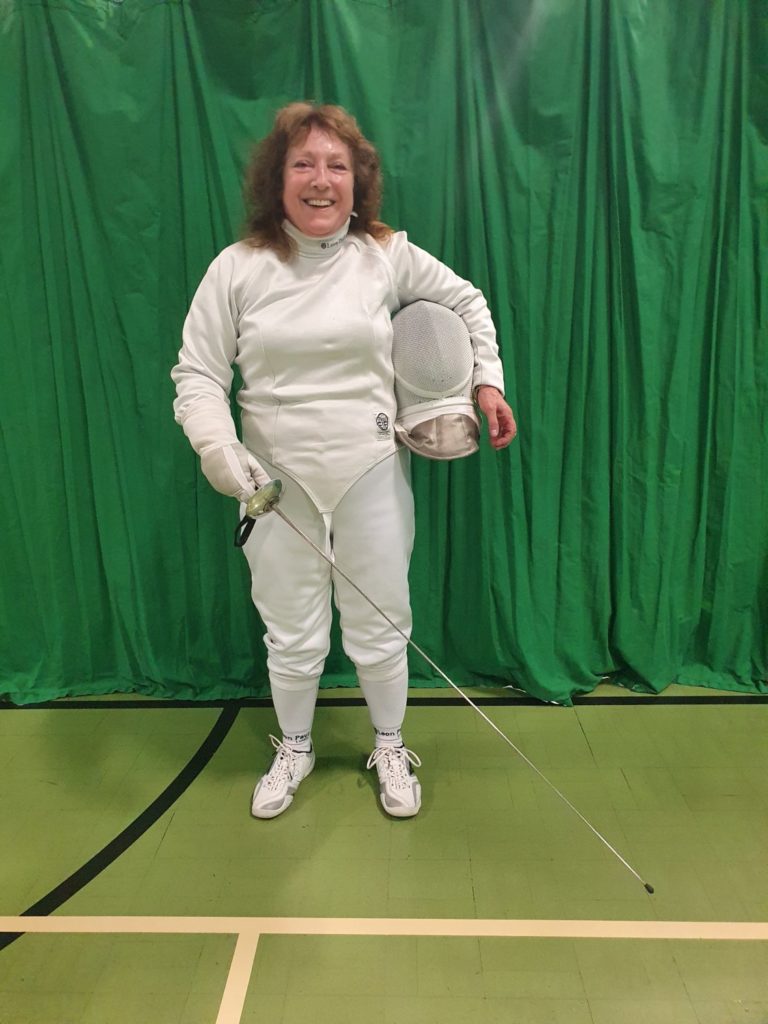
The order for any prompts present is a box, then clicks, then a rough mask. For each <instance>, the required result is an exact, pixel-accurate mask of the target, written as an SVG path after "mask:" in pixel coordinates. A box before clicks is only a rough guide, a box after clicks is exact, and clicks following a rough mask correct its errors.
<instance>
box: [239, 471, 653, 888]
mask: <svg viewBox="0 0 768 1024" xmlns="http://www.w3.org/2000/svg"><path fill="white" fill-rule="evenodd" d="M282 489H283V485H282V482H281V481H280V480H270V481H269V483H266V484H264V485H263V486H262V487H260V488H259V489H258V490H257V491H256V493H255V494H254V495H252V496H251V497H250V498H249V499H248V501H247V503H246V506H245V515H244V516H243V518H242V519H241V520H240V522H239V523H238V526H237V529H236V530H235V547H238V548H241V547H242V546H243V545H244V544H245V542H246V541H247V540H248V538H249V536H250V535H251V531H252V530H253V528H254V526H255V524H256V520H257V519H259V518H260V517H261V516H263V515H266V514H267V513H268V512H274V513H275V515H277V516H279V517H280V518H281V519H282V520H283V522H284V523H285V524H286V525H287V526H289V527H290V528H291V529H292V530H293V532H294V533H297V534H298V535H299V537H301V538H302V540H303V541H305V543H307V544H308V545H309V546H310V547H311V548H312V549H313V550H314V551H316V552H317V554H318V555H319V556H320V557H321V558H322V559H323V560H324V561H325V562H327V563H328V564H329V565H330V567H331V569H333V571H334V572H336V573H338V575H339V576H341V578H342V579H344V580H346V582H347V583H348V584H349V585H350V587H352V589H353V590H355V591H357V593H358V594H359V595H360V596H361V597H362V598H363V599H364V600H365V601H367V602H368V604H369V605H370V606H371V607H372V608H373V609H375V611H377V612H378V613H379V615H381V617H382V618H383V619H384V620H385V621H386V622H388V623H389V625H390V626H391V627H392V629H394V630H395V632H396V633H399V634H400V636H401V637H402V638H403V640H405V642H406V643H407V644H409V645H410V646H411V647H412V648H413V649H414V650H415V651H416V652H417V653H418V654H419V655H420V656H421V657H422V658H423V659H424V661H426V663H427V664H428V665H429V666H430V667H431V668H432V669H434V671H435V672H436V673H437V674H438V675H439V676H440V678H441V679H443V680H445V682H446V683H448V685H449V686H450V687H452V688H453V689H454V690H455V691H456V693H458V694H459V696H460V697H461V698H462V699H463V700H465V701H466V702H467V704H469V706H470V707H471V708H474V710H475V711H476V712H477V713H478V715H480V717H481V718H483V719H484V720H485V721H486V722H487V723H488V725H490V727H491V728H492V729H493V731H494V732H495V733H497V734H498V735H499V736H500V737H501V738H502V739H503V740H504V742H505V743H507V744H508V745H509V746H510V747H511V748H512V749H513V750H514V752H515V753H516V754H517V755H518V757H520V758H521V759H522V760H523V761H525V763H526V764H527V765H528V767H529V768H531V769H533V771H534V772H535V773H536V774H537V775H538V776H539V778H540V779H541V780H542V781H543V782H545V783H546V784H547V786H549V788H550V789H551V790H552V791H553V792H554V793H556V794H557V795H558V796H559V797H560V799H561V800H562V801H563V803H564V804H566V806H567V807H569V808H570V809H571V810H572V811H573V813H574V814H575V815H576V816H577V817H578V818H580V819H581V820H582V821H583V822H584V824H585V825H586V826H587V828H588V829H589V830H590V832H592V833H593V835H595V836H596V837H597V838H598V839H599V840H600V842H601V843H602V844H603V845H604V846H606V847H607V848H608V849H609V850H610V851H611V853H612V854H613V855H614V857H616V858H617V859H618V860H619V861H620V862H621V863H622V864H623V865H624V867H625V868H626V869H627V871H629V872H630V873H631V874H632V875H634V877H635V878H636V879H637V880H638V882H640V883H641V884H642V885H643V887H644V888H645V890H646V892H648V893H651V894H653V892H654V889H653V886H652V885H650V884H649V883H648V882H646V881H645V879H644V878H642V877H641V876H640V875H639V874H638V872H637V871H635V869H634V868H633V867H632V865H631V864H629V863H628V862H627V861H626V860H625V859H624V858H623V857H622V855H621V854H620V853H619V851H618V850H617V849H616V848H615V847H614V846H612V845H611V844H610V843H609V842H608V840H607V839H606V838H605V836H604V835H603V834H602V833H601V832H598V830H597V829H596V828H595V826H594V825H593V824H592V823H591V822H589V821H588V820H587V819H586V818H585V817H584V815H583V814H582V813H581V811H579V810H578V809H577V808H576V807H574V805H573V804H572V803H571V801H570V800H569V799H568V797H567V796H566V795H565V794H564V793H562V792H561V791H560V790H559V789H558V788H557V786H555V784H554V783H553V782H550V780H549V779H548V778H547V777H546V775H545V774H544V773H543V772H542V771H540V770H539V769H538V768H537V767H536V765H535V764H534V763H533V761H531V759H530V758H529V757H526V755H525V754H524V753H523V752H522V750H520V748H519V747H518V746H516V745H515V744H514V743H513V742H512V740H511V739H510V738H509V736H507V734H506V733H504V732H502V730H501V729H499V727H498V726H497V725H495V724H494V723H493V722H492V721H491V719H490V718H489V717H488V715H486V714H485V712H484V711H483V710H482V709H481V708H479V707H478V706H477V704H475V702H474V701H473V700H472V699H471V698H470V697H468V696H467V695H466V693H464V691H463V690H462V689H461V687H459V686H457V685H456V683H454V682H453V680H452V679H449V678H448V676H447V675H446V674H445V672H443V670H442V669H441V668H440V667H439V666H438V665H436V664H435V663H434V661H433V660H432V659H431V658H430V657H429V655H428V654H427V653H426V652H425V651H423V650H422V649H421V647H419V645H418V644H417V643H415V642H414V641H413V640H411V638H410V637H409V636H408V635H407V634H406V633H404V632H403V630H402V629H400V627H399V626H398V625H397V624H396V623H395V622H393V621H392V619H391V618H390V617H389V615H387V613H386V612H385V611H384V610H383V609H381V608H380V607H379V606H378V605H377V604H376V602H375V601H374V600H373V598H371V597H369V596H368V594H366V593H365V591H363V590H361V589H360V587H359V586H358V585H357V584H356V583H355V581H354V580H352V579H350V578H349V576H348V575H347V574H346V573H345V572H344V570H343V569H342V568H341V567H340V566H339V565H338V563H337V562H336V561H335V559H333V558H332V557H330V556H329V555H327V554H326V553H325V551H323V550H322V548H320V547H318V546H317V544H315V542H314V541H313V540H312V538H311V537H308V536H307V535H306V533H304V531H303V530H302V529H300V528H299V527H298V526H297V525H296V523H294V522H293V521H292V520H291V519H290V518H289V517H288V516H287V515H286V514H285V512H283V510H282V509H281V508H280V507H279V501H280V494H281V492H282Z"/></svg>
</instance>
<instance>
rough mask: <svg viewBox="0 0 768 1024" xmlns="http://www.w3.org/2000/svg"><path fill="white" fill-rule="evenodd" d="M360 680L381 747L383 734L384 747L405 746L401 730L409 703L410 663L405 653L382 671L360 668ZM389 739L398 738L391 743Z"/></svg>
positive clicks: (386, 665)
mask: <svg viewBox="0 0 768 1024" xmlns="http://www.w3.org/2000/svg"><path fill="white" fill-rule="evenodd" d="M392 662H394V664H393V663H392ZM357 680H358V682H359V683H360V689H361V690H362V693H363V697H364V698H365V703H366V704H367V705H368V713H369V714H370V716H371V725H372V726H373V728H374V729H375V730H376V743H377V745H378V743H379V734H381V735H382V738H383V740H384V742H383V744H382V745H386V744H389V745H390V746H396V745H397V744H399V743H402V742H403V740H402V737H401V736H400V728H401V726H402V724H403V719H404V718H405V707H406V704H407V701H408V662H407V660H406V656H405V652H402V653H401V654H400V655H398V656H397V657H396V658H394V659H392V661H390V662H388V663H386V664H385V665H384V666H382V667H378V668H374V669H371V668H363V667H361V666H359V665H358V666H357ZM388 735H389V736H394V738H393V739H388V738H387V736H388Z"/></svg>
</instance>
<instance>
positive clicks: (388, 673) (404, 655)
mask: <svg viewBox="0 0 768 1024" xmlns="http://www.w3.org/2000/svg"><path fill="white" fill-rule="evenodd" d="M355 668H356V670H357V678H358V680H359V681H360V682H361V683H362V684H365V683H373V684H376V683H390V682H393V681H394V680H396V679H400V678H401V677H403V676H404V677H405V678H406V679H407V678H408V652H407V650H406V648H405V647H402V646H401V649H400V650H399V651H397V652H396V653H395V654H393V655H390V657H388V658H386V659H385V660H384V661H378V662H375V663H373V664H370V665H368V664H362V663H360V662H356V663H355Z"/></svg>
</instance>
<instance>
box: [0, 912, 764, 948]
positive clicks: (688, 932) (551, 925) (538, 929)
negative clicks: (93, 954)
mask: <svg viewBox="0 0 768 1024" xmlns="http://www.w3.org/2000/svg"><path fill="white" fill-rule="evenodd" d="M0 932H36V933H48V934H75V933H76V934H87V933H111V934H115V935H117V934H136V933H142V934H156V935H161V934H166V935H167V934H171V935H172V934H176V935H190V934H199V935H238V936H241V937H249V938H251V939H252V940H255V941H258V937H259V936H260V935H370V936H378V937H381V938H385V937H387V936H410V937H413V936H432V937H435V938H451V937H464V938H486V937H490V938H544V939H681V940H685V939H694V940H696V939H707V940H710V941H716V942H722V941H740V942H766V941H768V922H766V921H592V920H586V921H571V920H565V921H557V920H541V919H534V920H519V921H518V920H512V921H507V920H503V919H496V918H486V919H479V918H478V919H475V918H466V919H463V918H462V919H459V918H434V919H427V920H424V919H421V918H408V917H75V916H72V917H67V916H64V915H56V916H54V917H0ZM243 948H244V950H245V949H247V948H249V947H243ZM254 954H255V946H254ZM235 955H237V951H236V952H235ZM244 955H245V953H243V956H244Z"/></svg>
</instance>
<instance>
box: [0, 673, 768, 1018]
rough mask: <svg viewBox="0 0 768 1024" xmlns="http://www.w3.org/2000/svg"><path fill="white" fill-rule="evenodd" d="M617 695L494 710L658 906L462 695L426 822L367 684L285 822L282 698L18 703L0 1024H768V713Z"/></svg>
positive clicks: (337, 706) (0, 801)
mask: <svg viewBox="0 0 768 1024" xmlns="http://www.w3.org/2000/svg"><path fill="white" fill-rule="evenodd" d="M470 694H471V696H473V697H474V698H475V699H478V698H480V697H485V696H488V695H487V694H486V692H485V691H470ZM335 695H339V696H338V698H337V697H336V696H335ZM621 695H622V691H617V690H616V689H615V688H607V687H600V688H598V691H596V693H595V695H593V697H592V698H589V699H585V700H584V701H583V702H581V703H580V704H579V705H578V706H576V707H574V708H559V707H547V706H533V705H531V704H529V703H528V702H524V701H519V702H517V703H515V702H514V701H510V699H509V698H505V699H504V700H500V701H499V702H497V703H495V704H485V703H484V705H483V710H484V711H485V712H486V713H487V714H488V715H489V716H490V717H491V718H492V720H493V721H494V722H496V723H497V725H498V726H499V727H500V728H501V729H503V730H504V731H505V732H507V733H508V735H509V736H510V738H511V739H512V740H513V741H514V742H515V743H516V744H517V745H518V746H519V747H520V748H521V750H522V751H523V752H524V753H525V754H526V755H527V756H528V757H529V758H530V759H531V760H532V761H533V762H534V763H535V764H536V765H537V767H538V768H539V769H540V770H541V771H543V772H544V773H545V774H546V776H547V777H548V778H549V779H550V780H551V782H552V783H553V784H554V785H555V786H557V787H558V788H559V789H560V790H561V791H562V792H563V793H564V794H565V795H566V796H567V797H568V799H569V800H571V801H572V802H573V803H574V805H575V806H576V807H577V808H578V809H579V811H580V812H581V813H582V814H583V815H584V816H585V817H586V818H588V819H589V821H591V822H592V824H593V825H594V827H595V828H596V829H598V830H599V831H600V832H602V833H603V834H604V836H605V837H606V838H607V840H608V841H609V842H610V843H611V844H612V845H613V846H614V847H615V848H616V850H617V851H618V852H619V853H620V854H621V855H622V857H624V858H625V860H626V861H627V862H628V863H629V864H630V865H631V867H632V868H634V869H635V870H636V871H637V872H638V873H639V874H640V875H641V876H642V878H643V879H645V880H647V881H648V882H650V883H651V884H652V885H653V886H654V887H655V894H654V895H652V896H651V895H649V894H648V893H646V891H645V889H644V887H643V885H642V884H641V882H640V881H638V880H637V878H635V877H633V875H632V873H631V872H630V871H629V870H628V869H627V868H626V867H625V866H624V865H623V864H622V863H621V862H620V861H619V860H618V859H617V858H616V857H615V856H614V855H613V853H611V851H610V850H609V849H608V848H607V847H606V846H604V845H603V843H602V842H600V841H599V839H597V838H596V837H595V835H594V834H593V833H592V832H590V831H589V829H588V827H587V826H586V825H585V824H584V823H583V822H582V821H581V820H580V819H579V818H578V817H577V816H576V815H575V814H574V813H573V812H572V811H571V810H570V809H569V808H568V807H567V806H566V805H565V804H564V803H563V802H562V801H561V800H560V799H559V798H558V797H557V796H556V795H555V793H553V791H552V790H551V789H550V788H549V787H548V786H547V785H546V784H545V783H544V782H543V781H542V780H541V779H540V778H539V777H538V776H537V775H536V773H535V772H534V771H532V770H531V768H530V767H529V766H528V765H526V764H525V762H524V761H523V760H521V758H519V757H518V756H517V754H515V752H514V751H513V750H511V749H510V748H509V747H508V746H507V745H506V744H505V743H504V742H503V740H501V739H500V738H499V737H498V736H497V735H496V734H495V733H494V732H493V731H492V730H491V729H490V728H489V727H488V725H487V724H486V723H485V722H483V721H482V719H481V718H480V717H479V716H478V715H477V714H476V712H475V711H473V710H472V709H471V708H470V707H468V706H467V705H466V704H464V703H463V702H461V700H460V699H459V698H458V697H456V698H455V699H451V695H450V693H449V694H446V692H445V691H413V694H412V697H413V698H414V700H413V702H412V705H411V707H410V709H409V712H408V717H407V719H406V730H405V736H406V740H407V743H408V745H409V746H410V747H412V748H413V749H414V750H415V751H416V752H417V753H418V754H419V755H420V757H421V758H422V761H423V767H422V768H421V769H420V770H419V776H420V778H421V780H422V784H423V789H424V800H423V807H422V811H421V813H420V815H419V816H418V817H416V818H414V819H411V820H403V821H394V820H390V819H388V818H387V817H386V816H385V815H384V814H383V812H382V811H381V810H380V808H379V806H378V802H377V793H376V787H375V785H374V776H373V774H372V773H370V772H366V771H365V770H364V769H365V758H366V756H367V754H368V753H369V744H370V729H369V725H368V718H367V713H366V710H365V708H364V707H362V706H360V704H359V703H355V698H356V691H349V690H343V691H323V698H324V699H323V700H322V706H320V707H319V708H318V711H317V717H316V722H315V733H314V737H315V746H316V750H317V766H316V768H315V771H314V773H313V774H312V776H310V778H309V779H307V781H306V782H305V783H304V784H303V785H302V787H301V790H300V791H299V794H298V796H297V798H296V801H295V802H294V804H293V806H292V807H291V808H289V810H288V811H287V812H286V813H285V814H284V815H283V816H282V817H280V818H277V819H275V820H273V821H254V820H253V819H252V818H251V817H250V815H249V797H250V792H251V789H252V787H253V784H254V782H255V780H256V778H257V776H258V775H259V774H260V773H261V771H262V770H263V769H264V768H265V767H266V766H267V764H268V763H269V759H270V754H271V747H270V746H269V743H268V733H270V732H274V731H275V728H276V727H275V721H274V716H273V713H272V711H271V710H270V709H269V708H268V707H264V706H254V704H255V703H256V702H250V704H248V705H247V706H243V707H239V708H237V707H233V706H232V705H229V706H221V705H219V706H208V705H202V706H176V705H168V704H162V703H161V702H156V703H154V704H153V703H152V702H144V701H137V700H132V699H130V698H129V699H126V700H117V699H115V698H103V699H101V700H95V701H94V700H88V701H63V702H59V703H58V704H55V705H48V706H46V707H40V708H21V709H17V708H9V707H7V706H6V707H4V708H3V709H2V710H0V767H1V768H2V774H1V775H0V806H1V807H2V828H1V829H0V862H1V864H2V882H1V884H0V914H1V915H3V916H2V917H0V931H2V932H3V933H5V938H4V946H3V948H0V1024H238V1022H243V1024H262V1022H264V1024H329V1022H333V1024H361V1022H369V1021H370V1022H374V1021H375V1022H377V1024H432V1022H435V1024H437V1022H439V1024H737V1022H738V1024H768V923H767V922H768V870H767V867H768V857H767V856H766V854H767V853H768V743H766V727H767V726H768V702H766V700H765V698H754V699H749V700H745V699H743V698H742V699H738V698H734V697H733V695H731V696H730V697H729V695H726V694H716V693H712V692H711V691H698V690H693V689H691V688H674V687H673V688H670V689H669V690H668V691H665V693H664V694H663V695H662V696H661V697H660V698H648V699H637V698H632V697H626V699H617V700H616V701H615V703H607V702H606V700H605V698H606V697H610V698H620V697H621ZM491 696H493V694H491ZM676 700H685V701H686V703H676V702H675V701H676ZM148 704H149V706H147V705H148ZM227 725H231V727H230V728H229V729H228V731H227ZM212 730H213V733H212ZM209 734H211V735H209ZM219 740H220V741H221V742H220V744H219V745H218V747H217V746H216V744H217V742H218V741H219ZM211 751H214V752H213V754H212V756H209V755H210V753H211ZM25 912H26V913H25ZM19 915H24V916H23V917H20V916H19ZM21 932H23V933H24V934H18V933H21ZM0 938H2V937H0Z"/></svg>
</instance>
